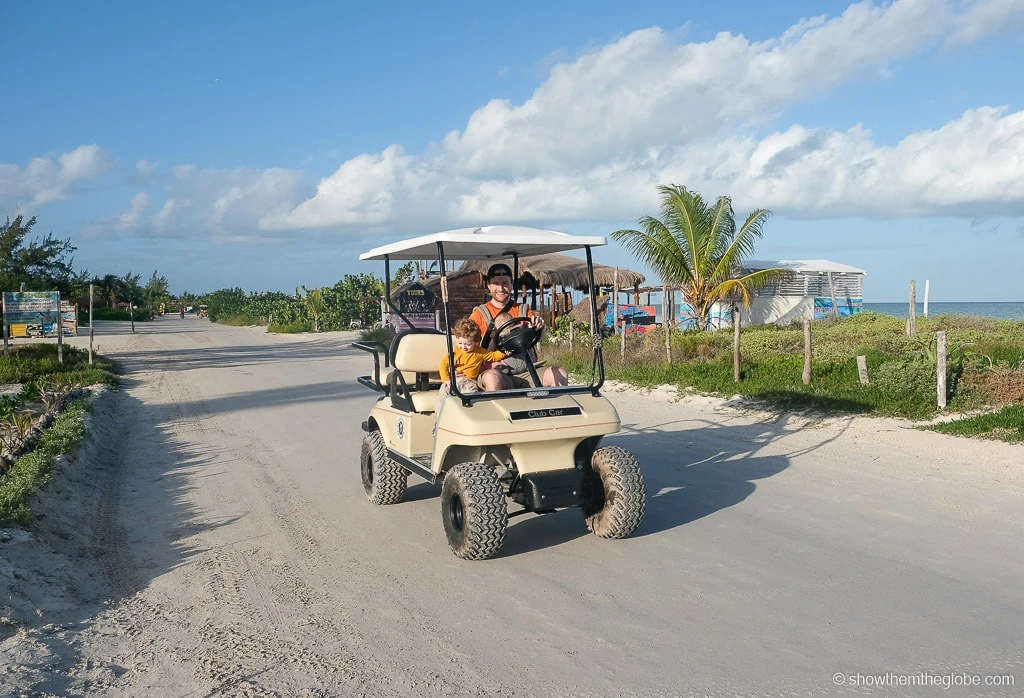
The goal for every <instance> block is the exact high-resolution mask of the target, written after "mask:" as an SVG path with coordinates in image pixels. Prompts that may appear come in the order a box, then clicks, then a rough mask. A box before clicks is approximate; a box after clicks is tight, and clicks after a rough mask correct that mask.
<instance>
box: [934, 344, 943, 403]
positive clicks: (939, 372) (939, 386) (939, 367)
mask: <svg viewBox="0 0 1024 698" xmlns="http://www.w3.org/2000/svg"><path fill="white" fill-rule="evenodd" d="M935 344H936V346H935V370H936V377H937V378H938V380H937V382H936V384H935V390H936V393H937V397H938V398H939V409H940V410H944V409H946V333H945V331H944V330H939V331H938V332H936V333H935Z"/></svg>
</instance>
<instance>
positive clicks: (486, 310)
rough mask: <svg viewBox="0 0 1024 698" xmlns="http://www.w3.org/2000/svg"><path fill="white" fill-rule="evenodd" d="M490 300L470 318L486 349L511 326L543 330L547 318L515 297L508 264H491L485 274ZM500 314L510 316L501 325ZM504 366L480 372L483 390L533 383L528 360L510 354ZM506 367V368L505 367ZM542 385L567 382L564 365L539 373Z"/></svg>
mask: <svg viewBox="0 0 1024 698" xmlns="http://www.w3.org/2000/svg"><path fill="white" fill-rule="evenodd" d="M484 281H486V282H487V292H488V294H490V299H489V300H488V301H487V302H486V303H483V304H482V305H478V306H477V307H476V308H474V309H473V313H472V314H471V315H470V316H469V319H470V320H472V321H473V322H475V323H476V324H477V327H479V328H480V335H481V336H482V337H483V339H482V341H481V344H482V345H483V347H484V348H485V349H492V348H495V349H496V348H497V346H498V340H499V337H501V336H502V335H503V334H504V332H505V331H506V330H507V329H508V328H514V327H517V326H528V327H532V328H533V329H535V330H536V331H537V332H543V331H544V319H543V318H542V317H541V316H540V315H538V314H537V313H535V312H533V311H532V310H530V309H529V308H527V307H526V305H525V304H523V305H516V304H515V303H514V302H513V298H512V281H513V279H512V270H511V269H510V268H509V266H508V265H507V264H502V263H498V264H492V265H491V267H490V269H488V270H487V273H486V274H484ZM499 317H502V318H504V317H508V318H509V319H508V320H506V321H504V322H500V326H496V325H497V324H498V319H499ZM501 364H502V365H501V366H498V367H494V368H490V369H488V370H486V371H484V372H483V373H482V374H481V375H480V386H481V387H482V388H483V389H484V390H506V389H508V388H525V387H527V386H529V385H530V383H529V381H528V380H527V378H525V377H524V374H527V373H528V372H529V367H528V366H527V363H526V360H525V359H522V358H520V357H517V356H510V357H508V358H506V359H505V360H504V361H502V362H501ZM503 369H504V370H503ZM539 375H540V378H541V384H542V385H546V386H549V387H551V386H556V385H565V384H566V383H567V382H568V380H567V377H566V374H565V370H564V369H563V368H562V367H561V366H550V367H548V368H545V369H544V370H543V371H541V372H540V373H539Z"/></svg>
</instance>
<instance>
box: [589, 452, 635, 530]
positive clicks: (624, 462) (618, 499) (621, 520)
mask: <svg viewBox="0 0 1024 698" xmlns="http://www.w3.org/2000/svg"><path fill="white" fill-rule="evenodd" d="M580 489H581V491H580V499H581V503H580V507H581V508H582V509H583V516H584V517H586V520H587V528H589V529H590V530H591V531H593V532H594V534H595V535H597V536H600V537H601V538H625V537H626V536H628V535H629V534H631V533H632V532H633V531H635V530H636V529H637V526H639V525H640V522H641V521H643V519H644V509H645V507H646V505H647V491H646V488H645V487H644V475H643V473H642V472H640V464H639V463H637V461H636V458H635V457H634V456H633V454H632V453H630V452H629V451H627V450H626V449H624V448H619V447H618V446H605V447H603V448H599V449H597V450H596V451H594V455H593V457H591V459H590V467H589V468H584V469H583V482H582V484H581V488H580Z"/></svg>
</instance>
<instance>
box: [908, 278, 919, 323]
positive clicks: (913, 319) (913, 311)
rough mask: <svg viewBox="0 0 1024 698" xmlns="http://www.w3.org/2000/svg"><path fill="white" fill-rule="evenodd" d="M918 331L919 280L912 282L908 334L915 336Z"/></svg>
mask: <svg viewBox="0 0 1024 698" xmlns="http://www.w3.org/2000/svg"><path fill="white" fill-rule="evenodd" d="M916 332H917V282H916V281H914V280H911V282H910V312H909V314H908V315H907V336H908V337H913V336H914V334H915V333H916Z"/></svg>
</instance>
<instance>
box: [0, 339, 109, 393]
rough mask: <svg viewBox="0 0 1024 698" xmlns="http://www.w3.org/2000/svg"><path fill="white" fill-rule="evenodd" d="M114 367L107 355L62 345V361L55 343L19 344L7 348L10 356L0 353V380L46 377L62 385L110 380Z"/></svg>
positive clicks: (10, 381) (11, 381) (26, 380)
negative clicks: (90, 363) (91, 359)
mask: <svg viewBox="0 0 1024 698" xmlns="http://www.w3.org/2000/svg"><path fill="white" fill-rule="evenodd" d="M115 370H116V367H115V365H114V362H112V361H111V360H110V359H107V358H104V357H102V356H100V355H98V354H95V353H94V354H93V364H92V366H90V365H89V352H88V351H86V350H84V349H78V348H76V347H72V346H67V345H65V346H64V363H63V364H60V363H58V362H57V345H56V344H21V345H15V346H12V347H11V348H10V356H7V357H4V356H0V383H28V382H30V381H34V380H38V379H40V378H47V379H49V380H52V381H54V382H57V383H60V384H62V385H72V384H78V385H95V384H96V383H110V382H111V381H112V380H113V377H112V374H113V373H114V372H115Z"/></svg>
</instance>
